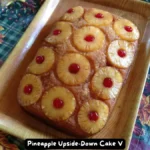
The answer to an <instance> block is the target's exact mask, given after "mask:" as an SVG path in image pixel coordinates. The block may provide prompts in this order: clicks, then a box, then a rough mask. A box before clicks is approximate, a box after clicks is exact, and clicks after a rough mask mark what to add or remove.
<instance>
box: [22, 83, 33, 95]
mask: <svg viewBox="0 0 150 150" xmlns="http://www.w3.org/2000/svg"><path fill="white" fill-rule="evenodd" d="M32 89H33V86H32V85H31V84H28V85H26V86H25V87H24V93H25V94H27V95H29V94H31V93H32Z"/></svg>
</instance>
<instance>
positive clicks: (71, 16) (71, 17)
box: [62, 6, 84, 22]
mask: <svg viewBox="0 0 150 150" xmlns="http://www.w3.org/2000/svg"><path fill="white" fill-rule="evenodd" d="M83 13H84V9H83V7H81V6H77V7H74V8H72V9H69V10H68V11H67V12H66V13H65V14H64V16H63V17H62V20H64V21H71V22H74V21H76V20H77V19H79V18H81V17H82V15H83Z"/></svg>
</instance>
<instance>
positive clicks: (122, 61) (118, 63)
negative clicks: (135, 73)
mask: <svg viewBox="0 0 150 150" xmlns="http://www.w3.org/2000/svg"><path fill="white" fill-rule="evenodd" d="M120 49H121V50H123V51H124V53H125V54H124V56H122V57H120V56H119V55H118V50H120ZM107 57H108V60H109V62H110V63H111V64H112V65H114V66H115V67H118V68H128V67H129V66H130V65H131V63H132V62H133V59H134V46H133V44H131V43H129V42H126V41H123V40H116V41H113V42H112V43H111V44H110V45H109V48H108V52H107Z"/></svg>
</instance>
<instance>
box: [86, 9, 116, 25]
mask: <svg viewBox="0 0 150 150" xmlns="http://www.w3.org/2000/svg"><path fill="white" fill-rule="evenodd" d="M84 19H85V20H86V21H87V23H88V24H90V25H94V26H97V27H100V26H108V25H110V24H111V23H112V21H113V16H112V14H111V13H109V12H107V11H103V10H100V9H95V8H91V9H89V10H87V11H86V13H85V15H84Z"/></svg>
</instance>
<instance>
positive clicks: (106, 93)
mask: <svg viewBox="0 0 150 150" xmlns="http://www.w3.org/2000/svg"><path fill="white" fill-rule="evenodd" d="M139 36H140V34H139V31H138V29H137V27H136V26H135V25H134V24H133V23H132V22H131V21H129V20H127V19H123V18H121V17H118V16H116V15H113V14H111V13H109V12H106V11H104V10H100V9H95V8H83V7H81V6H77V7H74V8H71V9H69V10H67V11H66V13H65V14H64V15H63V16H62V17H61V19H60V20H59V21H58V22H56V23H55V24H54V26H53V27H52V28H50V31H49V34H48V36H47V37H46V38H45V40H44V41H43V43H42V45H41V47H40V48H39V49H38V50H37V53H36V55H35V57H34V59H33V61H32V62H31V63H30V64H29V66H28V68H27V71H26V74H25V75H24V76H23V78H22V80H21V82H20V85H19V89H18V101H19V103H20V105H21V106H22V107H23V108H24V109H25V110H27V111H28V112H30V113H32V114H34V115H36V116H38V117H39V118H41V119H43V120H45V122H47V123H49V124H50V125H52V126H55V127H57V128H58V129H61V130H63V131H66V132H68V133H71V134H73V135H77V136H89V135H92V134H95V133H97V132H99V131H100V130H101V129H102V128H103V127H104V126H105V124H106V122H107V120H108V117H109V115H110V112H111V111H112V108H113V106H114V104H115V102H116V99H117V96H118V94H119V92H120V90H121V88H122V85H123V83H124V81H125V79H126V78H127V75H128V72H129V68H130V66H131V64H132V62H133V60H134V55H135V51H136V49H137V44H138V39H139Z"/></svg>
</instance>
